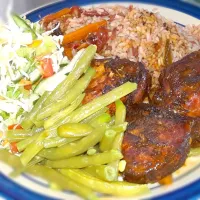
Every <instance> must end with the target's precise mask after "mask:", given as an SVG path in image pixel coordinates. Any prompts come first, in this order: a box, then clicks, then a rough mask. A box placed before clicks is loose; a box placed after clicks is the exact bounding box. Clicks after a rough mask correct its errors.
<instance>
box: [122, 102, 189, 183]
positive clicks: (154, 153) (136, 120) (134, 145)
mask: <svg viewBox="0 0 200 200" xmlns="http://www.w3.org/2000/svg"><path fill="white" fill-rule="evenodd" d="M127 122H128V123H129V125H128V128H127V130H126V132H125V136H124V140H123V144H122V153H123V155H124V159H125V160H126V163H127V164H126V169H125V171H124V173H123V176H124V179H125V180H127V181H129V182H134V183H154V182H157V181H159V180H161V179H162V178H164V177H166V176H167V175H170V174H172V173H173V172H174V171H176V170H177V169H178V168H180V167H181V166H182V165H183V164H184V162H185V160H186V158H187V154H188V152H189V149H190V124H189V123H188V122H187V120H185V119H184V118H183V117H181V116H179V115H177V114H174V113H173V112H169V111H166V110H163V109H160V108H157V107H155V106H152V105H149V104H139V105H137V104H135V105H132V106H130V107H128V108H127Z"/></svg>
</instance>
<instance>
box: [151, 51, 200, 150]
mask: <svg viewBox="0 0 200 200" xmlns="http://www.w3.org/2000/svg"><path fill="white" fill-rule="evenodd" d="M159 82H160V88H159V89H158V91H157V92H156V93H155V95H154V97H153V103H154V104H155V105H158V106H162V107H165V108H167V109H170V110H172V111H175V112H177V113H179V114H180V115H183V116H188V117H189V118H190V119H191V121H193V124H194V125H193V127H192V130H191V136H192V144H191V146H192V147H198V146H200V50H199V51H196V52H193V53H191V54H190V55H188V56H186V57H184V58H183V59H182V60H180V61H178V62H175V63H173V64H172V65H170V66H168V67H167V68H166V69H164V70H163V71H162V73H161V75H160V78H159Z"/></svg>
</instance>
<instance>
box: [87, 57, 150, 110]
mask: <svg viewBox="0 0 200 200" xmlns="http://www.w3.org/2000/svg"><path fill="white" fill-rule="evenodd" d="M92 67H93V68H94V69H95V70H96V76H95V77H94V78H93V80H92V81H91V83H90V84H89V86H88V88H87V89H86V91H85V93H86V96H85V99H84V100H83V103H87V102H89V101H91V100H93V99H94V98H96V97H98V96H101V95H102V94H105V93H107V92H109V91H111V90H112V89H114V88H116V87H118V86H120V85H122V84H123V83H125V82H127V81H130V82H135V83H137V84H138V85H137V89H136V90H135V91H134V92H133V93H132V94H130V95H128V96H127V97H125V98H123V101H124V103H127V102H131V103H133V104H134V103H139V102H142V101H143V100H144V99H145V97H147V96H148V93H149V89H150V86H151V76H150V74H149V73H148V71H147V70H146V69H145V67H144V65H143V64H142V63H135V62H131V61H129V60H127V59H119V58H115V59H104V60H94V61H93V63H92ZM110 110H111V113H114V110H115V108H114V107H113V106H111V107H110Z"/></svg>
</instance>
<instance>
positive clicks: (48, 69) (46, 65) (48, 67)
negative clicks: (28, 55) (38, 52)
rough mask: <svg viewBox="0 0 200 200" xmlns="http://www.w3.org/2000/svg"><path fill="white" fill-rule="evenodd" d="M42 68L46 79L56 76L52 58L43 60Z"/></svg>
mask: <svg viewBox="0 0 200 200" xmlns="http://www.w3.org/2000/svg"><path fill="white" fill-rule="evenodd" d="M41 67H42V72H43V77H44V78H48V77H50V76H52V75H53V74H54V72H53V62H52V59H51V58H44V59H43V60H41Z"/></svg>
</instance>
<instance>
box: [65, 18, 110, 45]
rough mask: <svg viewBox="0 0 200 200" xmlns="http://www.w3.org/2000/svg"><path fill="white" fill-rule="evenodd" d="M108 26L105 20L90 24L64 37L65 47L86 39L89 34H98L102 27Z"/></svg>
mask: <svg viewBox="0 0 200 200" xmlns="http://www.w3.org/2000/svg"><path fill="white" fill-rule="evenodd" d="M105 25H107V21H106V20H103V21H100V22H96V23H93V24H88V25H86V26H84V27H82V28H80V29H78V30H76V31H74V32H71V33H68V34H66V35H64V39H63V45H66V44H68V43H71V42H74V41H79V40H83V39H85V38H86V37H87V36H88V34H89V33H94V32H97V31H98V29H99V28H100V27H101V26H105Z"/></svg>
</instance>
